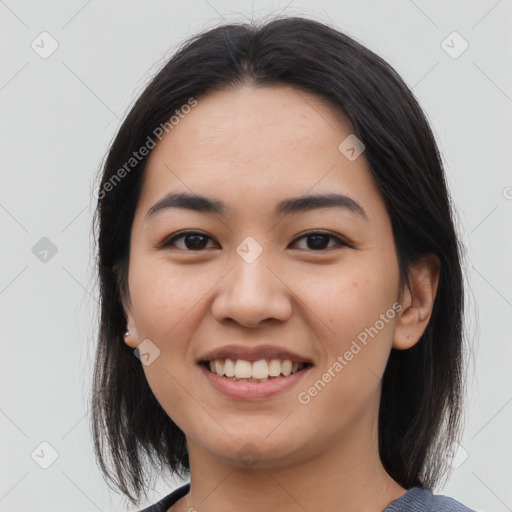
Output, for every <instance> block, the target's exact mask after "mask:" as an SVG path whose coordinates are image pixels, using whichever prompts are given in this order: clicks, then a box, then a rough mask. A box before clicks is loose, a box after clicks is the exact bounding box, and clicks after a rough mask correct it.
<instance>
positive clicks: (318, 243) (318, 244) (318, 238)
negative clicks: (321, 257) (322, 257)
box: [308, 235, 329, 249]
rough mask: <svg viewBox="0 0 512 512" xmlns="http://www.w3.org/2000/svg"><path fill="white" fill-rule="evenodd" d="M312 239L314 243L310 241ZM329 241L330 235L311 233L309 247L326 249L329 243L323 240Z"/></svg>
mask: <svg viewBox="0 0 512 512" xmlns="http://www.w3.org/2000/svg"><path fill="white" fill-rule="evenodd" d="M310 240H313V243H312V244H311V243H309V241H310ZM326 241H327V242H328V241H329V236H328V235H310V236H308V248H309V249H325V246H326V245H327V244H325V243H322V242H326Z"/></svg>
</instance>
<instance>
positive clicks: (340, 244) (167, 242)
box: [159, 231, 354, 252]
mask: <svg viewBox="0 0 512 512" xmlns="http://www.w3.org/2000/svg"><path fill="white" fill-rule="evenodd" d="M188 235H200V236H202V237H206V238H209V239H210V240H213V238H212V237H211V236H209V235H207V234H205V233H202V232H201V231H181V232H180V233H177V234H175V235H172V236H171V237H168V238H166V239H165V240H164V241H163V242H162V243H161V244H159V248H169V247H171V246H173V244H174V243H175V242H176V240H179V239H181V238H184V237H186V236H188ZM318 235H320V236H324V237H327V238H329V239H333V240H335V241H336V243H337V246H338V247H350V248H353V247H354V246H353V245H352V244H350V243H348V242H347V241H345V240H342V239H341V238H339V237H338V236H336V235H334V234H332V233H329V232H324V231H310V232H308V233H305V234H303V235H301V236H300V237H298V238H296V239H295V240H294V241H293V242H292V243H295V242H297V241H298V240H302V239H303V238H309V237H311V236H318ZM329 249H333V247H327V248H325V249H305V250H308V251H313V252H323V251H327V250H329ZM178 250H183V251H186V252H201V251H204V250H206V249H198V250H192V249H187V248H185V249H179V248H178Z"/></svg>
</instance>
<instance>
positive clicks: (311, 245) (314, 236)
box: [295, 232, 350, 251]
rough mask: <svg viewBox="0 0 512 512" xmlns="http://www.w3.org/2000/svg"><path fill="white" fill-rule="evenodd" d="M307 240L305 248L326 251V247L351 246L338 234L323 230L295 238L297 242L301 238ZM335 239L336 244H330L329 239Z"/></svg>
mask: <svg viewBox="0 0 512 512" xmlns="http://www.w3.org/2000/svg"><path fill="white" fill-rule="evenodd" d="M303 239H305V240H307V242H306V247H305V249H308V250H311V251H324V250H326V249H332V248H333V247H336V246H338V247H341V246H350V244H348V243H347V242H344V241H343V240H341V239H340V238H338V237H337V236H334V235H333V234H331V233H323V232H312V233H308V234H306V235H303V236H301V237H300V238H297V239H296V240H295V243H296V242H297V241H299V240H303ZM330 240H334V241H335V244H334V245H331V246H329V241H330Z"/></svg>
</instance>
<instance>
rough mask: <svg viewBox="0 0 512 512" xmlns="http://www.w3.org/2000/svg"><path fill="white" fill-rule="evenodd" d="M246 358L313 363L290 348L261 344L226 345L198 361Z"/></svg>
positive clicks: (248, 359) (250, 359)
mask: <svg viewBox="0 0 512 512" xmlns="http://www.w3.org/2000/svg"><path fill="white" fill-rule="evenodd" d="M228 358H229V359H244V360H245V361H259V360H260V359H281V360H287V359H289V360H290V361H292V362H293V363H312V361H311V359H310V358H308V357H305V356H302V355H300V354H297V353H295V352H292V351H290V350H288V349H285V348H282V347H276V346H274V345H259V346H253V347H248V346H246V345H226V346H224V347H220V348H216V349H214V350H211V351H209V352H206V353H205V354H203V355H202V356H201V357H200V358H199V360H198V362H204V361H213V360H215V359H228Z"/></svg>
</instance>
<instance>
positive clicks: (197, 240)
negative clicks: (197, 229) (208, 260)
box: [185, 235, 206, 249]
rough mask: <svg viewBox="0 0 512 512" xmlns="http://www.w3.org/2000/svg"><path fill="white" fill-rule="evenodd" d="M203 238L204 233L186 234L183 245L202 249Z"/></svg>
mask: <svg viewBox="0 0 512 512" xmlns="http://www.w3.org/2000/svg"><path fill="white" fill-rule="evenodd" d="M205 240H206V237H205V236H204V235H187V236H186V237H185V245H186V246H187V249H204V245H205V244H204V241H205ZM190 242H191V243H190ZM201 242H203V243H201Z"/></svg>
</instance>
